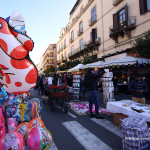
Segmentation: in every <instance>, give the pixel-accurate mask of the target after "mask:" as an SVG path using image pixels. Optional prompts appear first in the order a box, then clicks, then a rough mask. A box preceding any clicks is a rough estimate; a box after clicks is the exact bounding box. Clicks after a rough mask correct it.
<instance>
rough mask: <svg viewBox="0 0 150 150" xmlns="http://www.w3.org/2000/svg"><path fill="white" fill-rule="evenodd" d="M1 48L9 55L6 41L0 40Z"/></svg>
mask: <svg viewBox="0 0 150 150" xmlns="http://www.w3.org/2000/svg"><path fill="white" fill-rule="evenodd" d="M0 46H1V48H2V49H3V51H4V52H6V53H7V51H8V47H7V44H6V42H5V41H4V40H2V39H0Z"/></svg>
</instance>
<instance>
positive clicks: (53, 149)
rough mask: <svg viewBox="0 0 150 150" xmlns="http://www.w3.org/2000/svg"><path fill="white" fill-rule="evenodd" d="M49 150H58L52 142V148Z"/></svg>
mask: <svg viewBox="0 0 150 150" xmlns="http://www.w3.org/2000/svg"><path fill="white" fill-rule="evenodd" d="M49 150H58V148H57V147H56V145H55V143H54V142H53V143H52V146H51V147H50V148H49Z"/></svg>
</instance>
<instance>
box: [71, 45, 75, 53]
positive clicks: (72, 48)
mask: <svg viewBox="0 0 150 150" xmlns="http://www.w3.org/2000/svg"><path fill="white" fill-rule="evenodd" d="M73 53H74V46H71V54H73Z"/></svg>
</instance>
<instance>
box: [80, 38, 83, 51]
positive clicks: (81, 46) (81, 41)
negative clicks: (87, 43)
mask: <svg viewBox="0 0 150 150" xmlns="http://www.w3.org/2000/svg"><path fill="white" fill-rule="evenodd" d="M80 50H83V39H81V40H80Z"/></svg>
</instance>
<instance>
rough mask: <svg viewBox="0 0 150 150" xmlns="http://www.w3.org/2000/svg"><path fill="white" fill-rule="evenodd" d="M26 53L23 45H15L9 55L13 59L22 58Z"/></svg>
mask: <svg viewBox="0 0 150 150" xmlns="http://www.w3.org/2000/svg"><path fill="white" fill-rule="evenodd" d="M27 54H28V51H27V50H26V49H25V48H24V46H22V45H21V46H17V47H16V48H14V49H13V50H12V52H11V53H10V56H11V57H13V58H15V59H22V58H24V57H25V56H26V55H27Z"/></svg>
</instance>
